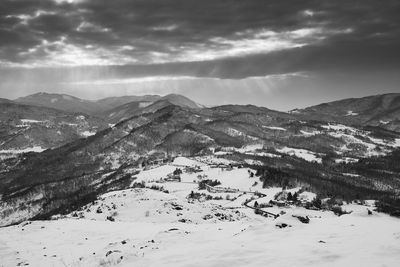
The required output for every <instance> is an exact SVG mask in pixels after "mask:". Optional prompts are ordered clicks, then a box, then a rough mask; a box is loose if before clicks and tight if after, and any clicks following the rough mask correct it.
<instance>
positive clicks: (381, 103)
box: [291, 94, 400, 131]
mask: <svg viewBox="0 0 400 267" xmlns="http://www.w3.org/2000/svg"><path fill="white" fill-rule="evenodd" d="M291 113H292V114H298V115H301V116H302V117H304V118H307V119H310V118H314V119H315V120H325V121H335V122H340V123H345V124H355V125H370V126H379V127H382V128H385V129H389V130H393V131H400V94H385V95H375V96H368V97H363V98H350V99H344V100H339V101H334V102H329V103H324V104H320V105H317V106H313V107H308V108H306V109H302V110H293V111H292V112H291Z"/></svg>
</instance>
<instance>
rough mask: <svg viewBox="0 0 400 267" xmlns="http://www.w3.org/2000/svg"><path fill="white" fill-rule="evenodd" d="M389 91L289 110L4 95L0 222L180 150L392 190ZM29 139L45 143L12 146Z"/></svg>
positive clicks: (351, 189) (130, 174) (360, 190)
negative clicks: (383, 93) (11, 96)
mask: <svg viewBox="0 0 400 267" xmlns="http://www.w3.org/2000/svg"><path fill="white" fill-rule="evenodd" d="M54 99H58V100H56V101H55V100H54ZM132 99H133V101H130V102H125V101H128V100H132ZM399 99H400V95H399V94H389V95H379V96H371V97H367V98H360V99H346V100H341V101H336V102H331V103H327V104H321V105H318V106H314V107H309V108H306V109H302V110H293V111H290V112H279V111H274V110H270V109H268V108H265V107H257V106H253V105H224V106H217V107H212V108H208V107H204V106H202V105H200V104H197V103H195V102H194V101H191V100H190V99H188V98H186V97H184V96H180V95H168V96H165V97H161V96H143V97H125V99H122V98H110V99H103V100H99V101H95V102H91V101H87V100H81V99H78V98H74V97H71V96H66V95H55V94H51V95H50V94H44V93H40V94H36V95H33V96H28V97H24V98H19V99H17V100H16V101H8V100H3V101H2V102H0V108H1V113H0V120H1V122H0V123H1V125H2V127H1V129H2V130H1V136H0V138H1V139H0V144H1V146H0V152H1V151H2V152H3V153H5V152H7V153H8V154H7V156H4V157H3V160H2V161H0V169H1V170H2V171H1V172H0V199H1V203H0V218H2V219H3V220H2V221H3V222H2V225H8V224H13V223H16V222H20V221H21V220H25V219H29V218H46V217H47V216H50V215H52V214H54V213H56V212H63V211H66V210H68V209H70V207H74V206H76V205H80V204H82V203H87V201H91V200H92V199H93V198H95V197H96V196H97V195H98V194H100V193H104V192H107V191H109V190H112V189H124V188H126V186H127V185H128V184H130V183H131V182H132V181H133V180H134V179H135V175H134V171H132V170H134V169H138V168H141V167H143V166H148V165H151V164H153V163H154V162H156V161H159V160H169V159H171V158H174V157H176V156H179V155H185V156H202V157H219V158H229V159H230V160H234V161H236V162H237V163H238V164H242V165H247V166H252V167H254V168H261V166H268V168H272V169H273V170H275V171H276V170H279V173H281V174H280V175H281V176H282V177H288V178H287V179H289V178H290V179H289V180H291V182H293V183H295V182H296V183H300V184H303V185H304V184H306V185H307V186H309V187H310V188H313V189H314V190H315V191H317V192H318V193H319V194H322V195H323V194H335V195H340V196H341V197H345V198H355V196H356V195H357V194H358V195H362V196H363V197H364V198H368V197H371V198H372V197H373V198H375V199H376V198H381V197H383V196H385V197H386V196H390V197H393V198H396V197H398V196H399V194H400V192H399V190H398V188H400V180H399V178H398V177H399V174H400V169H399V167H398V166H397V165H396V164H397V163H396V162H397V160H398V159H399V150H398V147H400V132H399V131H398V129H399V128H398V127H399V120H398V116H397V117H396V116H395V115H396V114H398V112H399V110H400V103H399ZM28 102H29V104H28ZM69 102H71V103H69ZM57 103H59V104H60V106H57ZM88 103H91V104H90V105H86V106H85V104H88ZM79 106H82V109H80V110H79V108H78V107H79ZM55 107H57V108H58V109H54V108H55ZM100 107H101V108H100ZM83 108H85V109H88V110H89V109H90V110H91V111H90V112H87V113H90V114H92V115H88V114H85V113H83V112H82V110H83ZM73 110H75V112H77V113H74V112H73ZM95 110H96V111H95ZM396 112H397V113H396ZM94 115H96V116H94ZM19 131H20V132H19ZM56 136H57V138H56ZM44 140H47V142H45V141H44ZM28 146H30V148H32V147H37V146H40V147H41V148H42V150H45V151H43V152H42V153H34V152H35V150H33V153H32V152H31V153H22V152H28V151H27V150H26V149H27V148H29V147H28ZM24 149H25V150H24ZM15 151H20V152H19V153H16V152H15ZM36 152H38V151H36ZM275 171H273V172H275Z"/></svg>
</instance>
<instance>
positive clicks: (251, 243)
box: [0, 158, 400, 266]
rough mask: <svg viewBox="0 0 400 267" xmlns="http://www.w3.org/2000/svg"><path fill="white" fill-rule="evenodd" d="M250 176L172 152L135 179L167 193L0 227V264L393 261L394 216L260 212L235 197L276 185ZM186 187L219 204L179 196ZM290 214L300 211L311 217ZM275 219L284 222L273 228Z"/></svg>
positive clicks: (399, 248)
mask: <svg viewBox="0 0 400 267" xmlns="http://www.w3.org/2000/svg"><path fill="white" fill-rule="evenodd" d="M210 160H212V159H207V161H210ZM204 162H205V161H204ZM184 165H198V166H200V168H201V169H202V170H203V171H202V172H200V173H183V175H182V182H180V183H179V182H166V183H156V182H155V181H156V180H158V179H159V178H162V177H165V176H166V175H167V174H169V173H171V172H172V171H173V170H175V168H177V167H178V166H180V167H183V166H184ZM199 174H201V175H207V176H208V178H209V179H218V180H219V181H221V182H222V185H221V186H223V187H230V188H235V189H239V190H241V191H248V192H247V193H246V194H244V193H243V192H234V193H208V192H207V191H205V190H202V191H199V190H197V188H198V186H197V184H196V183H193V181H196V180H197V179H198V177H197V176H198V175H199ZM257 180H258V178H250V177H249V174H248V170H247V169H233V170H230V171H228V170H223V169H220V168H211V167H210V166H209V165H207V164H205V163H200V162H195V161H192V160H188V159H185V158H178V159H177V160H176V161H175V162H174V164H171V165H165V166H160V167H157V168H154V169H150V170H147V171H142V172H141V173H140V174H139V175H138V179H137V181H138V182H140V181H145V182H146V185H147V186H149V185H150V186H151V185H157V186H163V188H164V190H168V193H166V192H162V191H158V190H152V189H146V188H135V189H127V190H123V191H116V192H110V193H107V194H105V195H103V196H101V197H100V198H99V200H98V201H96V202H95V203H92V204H89V205H87V206H86V207H84V208H83V209H82V210H80V211H77V212H73V213H71V214H70V215H68V216H58V217H57V218H55V219H54V220H51V221H34V222H25V223H21V224H20V225H16V226H10V227H5V228H0V266H25V265H30V266H399V263H400V220H399V219H396V218H393V217H389V216H388V215H385V214H381V213H376V212H373V214H372V215H368V213H367V209H370V210H371V209H373V207H369V206H362V205H356V204H347V205H344V207H343V208H344V209H345V210H347V211H353V212H352V213H351V214H347V215H342V216H340V217H338V216H336V215H334V214H333V213H332V212H329V211H313V210H306V209H304V208H300V207H294V206H287V207H282V208H278V207H271V208H265V210H266V211H270V212H273V213H284V214H282V215H281V216H279V217H278V218H277V219H274V218H271V217H269V218H265V217H263V216H260V215H257V214H255V213H254V211H253V210H252V209H250V208H247V207H245V206H243V202H244V201H245V200H246V199H248V198H250V197H251V196H252V193H251V192H250V191H252V192H254V191H256V190H257V191H259V192H262V193H264V194H266V195H267V196H266V197H263V198H260V199H257V201H258V202H259V203H264V202H265V203H266V202H268V201H269V200H270V199H272V198H273V196H274V195H275V194H276V193H278V192H280V191H281V189H280V188H268V189H262V188H261V186H260V183H258V184H257V185H255V183H254V182H255V181H257ZM295 190H296V189H293V190H292V191H295ZM191 191H194V192H204V193H207V194H210V195H212V196H214V197H215V196H221V197H222V200H208V201H205V200H204V201H198V200H195V201H188V199H187V196H188V195H189V193H190V192H191ZM227 195H229V197H227ZM300 197H302V198H304V199H307V198H312V197H314V194H312V193H308V192H304V193H303V194H301V196H300ZM250 204H252V202H250ZM282 211H283V212H282ZM292 215H299V216H306V215H307V216H308V217H309V218H310V222H309V224H304V223H302V222H300V221H299V220H298V219H297V218H295V217H293V216H292ZM107 217H108V218H112V220H114V221H110V220H107ZM283 224H287V225H288V226H287V227H285V228H280V227H277V226H281V225H283Z"/></svg>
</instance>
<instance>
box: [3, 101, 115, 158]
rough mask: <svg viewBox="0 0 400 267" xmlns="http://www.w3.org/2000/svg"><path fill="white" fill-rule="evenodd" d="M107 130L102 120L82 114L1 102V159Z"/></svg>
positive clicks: (63, 143)
mask: <svg viewBox="0 0 400 267" xmlns="http://www.w3.org/2000/svg"><path fill="white" fill-rule="evenodd" d="M107 127H108V125H107V123H105V122H104V121H103V120H102V119H100V118H96V117H93V116H89V115H86V114H83V113H69V112H65V111H61V110H57V109H52V108H45V107H37V106H31V105H24V104H19V103H15V102H12V101H3V102H1V103H0V157H10V156H15V155H16V154H20V153H23V152H29V151H34V152H41V151H43V150H46V149H48V148H56V147H59V146H61V145H65V144H67V143H69V142H72V141H75V140H76V139H79V138H83V137H87V136H89V135H93V134H95V133H96V132H97V131H100V130H103V129H105V128H107Z"/></svg>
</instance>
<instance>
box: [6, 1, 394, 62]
mask: <svg viewBox="0 0 400 267" xmlns="http://www.w3.org/2000/svg"><path fill="white" fill-rule="evenodd" d="M0 10H1V11H0V30H1V31H0V37H1V42H0V47H2V48H1V49H2V54H6V53H5V51H7V54H9V53H10V52H14V53H17V52H19V51H20V50H25V52H27V53H28V52H29V49H35V46H37V45H38V44H39V41H40V40H46V41H48V42H56V41H58V40H60V39H61V38H64V40H65V45H67V44H70V45H73V46H76V47H77V48H79V49H81V50H82V51H81V52H82V53H90V51H85V47H86V46H87V47H89V48H91V47H92V46H94V47H97V48H101V49H103V50H107V51H113V53H114V54H120V55H123V56H126V57H131V62H132V63H135V62H136V61H137V62H139V63H140V62H142V63H151V62H152V61H155V60H156V61H157V60H158V61H173V60H174V57H178V58H179V61H186V60H189V61H196V59H197V58H195V59H192V58H191V57H190V56H191V55H187V54H185V55H184V56H182V55H181V54H182V51H185V50H189V51H193V50H194V51H193V52H194V53H201V52H202V49H204V50H206V49H208V50H213V49H215V50H216V51H217V52H218V51H219V50H218V49H220V50H221V49H224V47H225V48H227V49H229V48H230V46H232V44H233V43H234V41H238V40H246V38H247V39H251V38H252V36H251V34H252V32H253V34H254V35H256V34H257V33H259V32H257V31H262V30H265V31H274V32H276V33H284V32H291V31H295V30H299V29H304V28H314V29H321V30H322V32H321V33H320V35H321V36H319V37H320V39H322V38H326V40H324V44H325V45H329V44H330V43H331V42H332V43H334V44H335V45H336V47H337V49H338V50H340V49H347V47H348V46H346V45H347V44H348V43H350V44H351V43H353V44H363V43H364V42H367V41H368V42H372V43H376V44H379V45H381V44H388V45H393V44H398V43H399V42H400V40H399V29H400V27H399V26H400V22H399V18H398V17H399V16H398V11H399V3H398V1H396V0H394V1H393V0H387V1H385V2H384V3H382V2H381V1H373V0H363V1H355V0H350V1H329V0H325V1H315V0H306V1H295V0H286V1H265V0H252V1H234V0H220V1H213V0H205V1H197V0H163V1H160V0H157V1H156V0H113V1H94V0H86V1H73V0H71V1H56V0H39V1H33V0H15V1H11V0H4V1H2V2H1V3H0ZM346 30H347V31H348V32H347V34H344V33H346ZM246 33H247V34H248V35H246ZM241 34H242V35H241ZM324 35H326V36H324ZM308 37H313V36H312V35H311V36H308ZM308 37H307V38H308ZM213 38H223V39H224V40H225V43H218V42H215V39H213ZM307 38H305V39H304V40H303V41H310V42H313V41H315V40H309V39H307ZM226 40H229V41H231V42H230V43H227V42H226ZM342 43H344V44H345V45H344V46H343V47H341V44H342ZM307 44H308V43H307ZM127 46H130V47H131V48H132V49H124V47H125V48H126V47H127ZM10 47H13V48H20V49H15V51H12V50H10ZM36 48H37V47H36ZM378 48H380V47H378ZM98 52H99V51H98ZM103 52H104V51H103ZM208 52H210V51H208ZM255 52H258V51H255ZM60 53H61V52H60ZM160 53H161V54H160ZM31 54H34V53H33V52H32V50H31ZM24 55H25V56H24ZM41 55H42V54H40V55H37V56H38V57H37V63H38V64H39V65H40V63H41V59H42V58H41V57H39V56H41ZM55 55H56V53H55ZM34 56H35V55H33V57H34ZM92 56H98V57H103V58H104V59H107V55H105V53H100V52H99V53H95V54H94V55H92ZM179 56H180V57H179ZM232 56H237V55H236V54H233V55H232ZM33 57H32V56H28V54H22V55H18V56H9V57H8V58H7V59H5V58H0V60H1V61H6V62H8V63H26V62H25V60H26V59H29V61H28V62H27V64H30V63H33ZM206 59H210V58H206ZM127 61H129V60H127ZM53 63H55V64H57V61H55V62H53ZM110 63H116V62H115V59H112V58H110ZM82 64H85V62H82ZM76 65H81V64H80V63H79V62H77V64H76Z"/></svg>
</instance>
